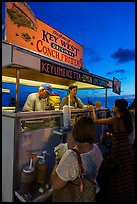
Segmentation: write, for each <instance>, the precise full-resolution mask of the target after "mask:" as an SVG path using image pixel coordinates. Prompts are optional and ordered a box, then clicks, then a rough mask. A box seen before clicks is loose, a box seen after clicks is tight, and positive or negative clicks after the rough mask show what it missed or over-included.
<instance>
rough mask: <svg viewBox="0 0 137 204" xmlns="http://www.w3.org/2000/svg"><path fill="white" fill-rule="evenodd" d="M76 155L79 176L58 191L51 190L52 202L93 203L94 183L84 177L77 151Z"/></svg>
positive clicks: (94, 194) (94, 196)
mask: <svg viewBox="0 0 137 204" xmlns="http://www.w3.org/2000/svg"><path fill="white" fill-rule="evenodd" d="M73 151H75V152H76V153H77V159H78V165H79V172H80V176H79V177H78V178H76V179H75V180H74V181H68V183H67V184H66V185H65V186H64V187H63V188H61V189H59V190H53V193H52V201H53V202H95V199H96V183H95V182H94V181H92V180H89V179H87V178H86V177H85V176H84V169H83V163H82V159H81V156H80V153H79V152H78V150H76V149H73Z"/></svg>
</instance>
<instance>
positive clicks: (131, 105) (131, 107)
mask: <svg viewBox="0 0 137 204" xmlns="http://www.w3.org/2000/svg"><path fill="white" fill-rule="evenodd" d="M132 109H135V98H134V100H133V101H132V103H131V104H130V105H129V107H128V110H132Z"/></svg>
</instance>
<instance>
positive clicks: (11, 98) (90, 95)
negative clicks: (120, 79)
mask: <svg viewBox="0 0 137 204" xmlns="http://www.w3.org/2000/svg"><path fill="white" fill-rule="evenodd" d="M2 88H3V89H10V93H9V95H8V94H7V93H6V94H5V93H3V92H2V106H10V105H12V106H13V105H15V101H16V100H15V98H16V95H15V93H16V92H15V90H16V85H15V84H8V83H2ZM37 91H38V87H34V86H30V87H29V88H28V86H25V85H20V94H19V109H20V110H22V107H23V105H24V103H25V101H26V98H27V96H28V95H29V94H30V93H33V92H37ZM53 91H54V93H58V94H59V95H60V100H62V98H63V97H64V96H66V95H67V91H63V90H60V89H53ZM77 97H79V98H80V99H81V100H82V102H83V103H84V104H88V99H89V100H91V101H92V103H93V104H94V103H95V101H101V103H102V105H101V106H102V107H105V94H104V90H103V94H102V91H98V90H97V91H95V90H94V91H93V92H91V90H85V91H81V90H78V92H77ZM118 98H124V99H126V100H127V101H128V105H130V104H131V103H132V101H133V100H134V98H135V94H132V95H117V94H115V95H114V96H109V95H108V96H107V107H108V108H109V109H110V110H112V108H113V104H114V102H115V100H116V99H118Z"/></svg>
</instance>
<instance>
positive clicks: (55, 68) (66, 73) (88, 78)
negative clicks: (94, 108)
mask: <svg viewBox="0 0 137 204" xmlns="http://www.w3.org/2000/svg"><path fill="white" fill-rule="evenodd" d="M40 72H41V73H44V74H49V75H53V76H58V77H61V78H67V79H71V80H75V81H80V82H86V83H89V84H94V85H97V86H102V87H106V88H107V87H108V81H105V80H102V79H99V78H96V77H92V75H91V74H90V73H82V72H80V71H79V70H75V69H74V70H73V69H70V68H64V67H63V66H60V65H56V64H53V63H50V62H47V61H44V60H41V66H40Z"/></svg>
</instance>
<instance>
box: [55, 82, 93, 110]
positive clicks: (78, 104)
mask: <svg viewBox="0 0 137 204" xmlns="http://www.w3.org/2000/svg"><path fill="white" fill-rule="evenodd" d="M77 90H78V87H77V86H76V85H75V84H72V85H70V86H69V88H68V91H69V95H68V96H65V97H64V98H63V99H62V101H61V103H60V106H59V109H60V110H61V109H63V106H64V105H68V106H71V108H89V105H84V103H83V102H82V101H81V99H80V98H78V97H76V94H77Z"/></svg>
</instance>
